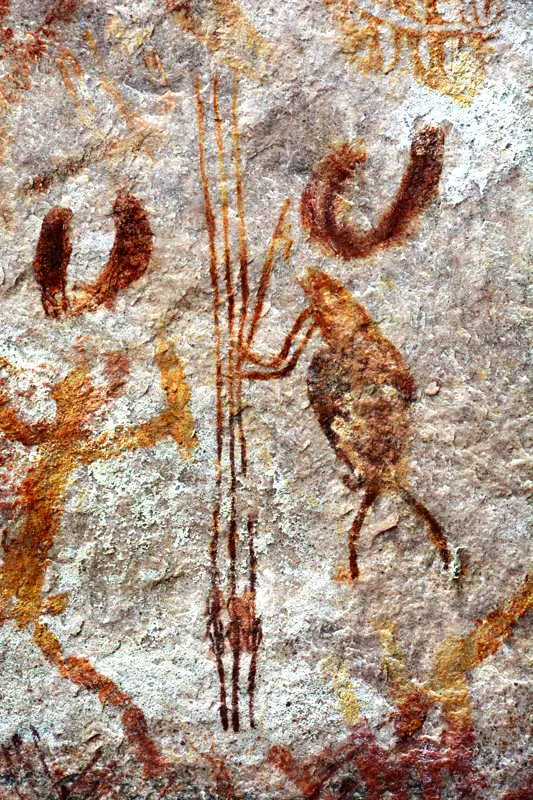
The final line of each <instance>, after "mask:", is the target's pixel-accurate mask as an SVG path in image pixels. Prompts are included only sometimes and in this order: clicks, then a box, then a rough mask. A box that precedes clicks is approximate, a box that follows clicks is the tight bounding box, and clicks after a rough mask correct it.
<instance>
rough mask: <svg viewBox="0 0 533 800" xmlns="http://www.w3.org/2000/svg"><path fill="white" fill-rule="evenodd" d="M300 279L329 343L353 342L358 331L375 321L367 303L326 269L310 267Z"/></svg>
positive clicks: (323, 334) (315, 317)
mask: <svg viewBox="0 0 533 800" xmlns="http://www.w3.org/2000/svg"><path fill="white" fill-rule="evenodd" d="M299 283H300V286H301V287H302V289H303V290H304V292H305V294H306V295H307V298H308V300H309V307H310V309H311V312H312V314H313V319H314V320H315V322H316V324H317V325H318V327H319V328H320V333H321V334H322V338H323V339H324V340H325V341H326V342H328V344H332V345H343V344H349V342H350V341H351V340H352V338H353V336H354V335H355V334H356V333H357V331H359V330H360V329H361V328H363V327H367V326H368V325H371V324H372V318H371V317H370V316H369V315H368V314H367V312H366V311H365V309H364V307H363V306H362V305H360V304H359V303H357V302H356V301H355V300H354V298H353V297H352V295H351V294H350V292H349V291H348V290H347V289H346V288H345V287H344V286H343V285H342V283H340V282H339V281H336V280H334V278H332V277H330V276H329V275H328V274H327V272H324V270H321V269H317V268H316V267H308V268H307V270H306V272H305V274H304V275H303V277H301V278H300V279H299Z"/></svg>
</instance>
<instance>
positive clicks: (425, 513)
mask: <svg viewBox="0 0 533 800" xmlns="http://www.w3.org/2000/svg"><path fill="white" fill-rule="evenodd" d="M399 490H400V494H401V496H402V497H403V499H404V500H405V502H406V503H407V504H408V505H410V506H411V508H412V509H413V510H414V511H415V512H416V514H417V516H419V517H420V519H421V520H422V521H423V522H425V524H426V527H427V529H428V533H429V538H430V539H431V541H432V542H433V544H434V545H435V547H436V548H437V550H438V552H439V555H440V557H441V559H442V563H443V564H444V568H445V569H448V567H449V566H450V563H451V560H452V554H451V553H450V548H449V546H448V542H447V540H446V536H445V535H444V531H443V530H442V527H441V525H440V524H439V523H438V522H437V520H436V519H435V517H434V516H433V514H432V513H431V511H429V509H427V508H426V506H425V505H424V504H423V503H421V502H420V500H418V499H417V498H416V497H415V496H414V495H412V494H411V492H410V491H409V490H408V489H406V488H405V487H404V486H400V487H399Z"/></svg>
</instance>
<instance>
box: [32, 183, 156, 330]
mask: <svg viewBox="0 0 533 800" xmlns="http://www.w3.org/2000/svg"><path fill="white" fill-rule="evenodd" d="M72 217H73V214H72V211H71V210H70V209H68V208H59V207H55V208H53V209H51V211H49V212H48V214H47V215H46V216H45V218H44V220H43V223H42V226H41V233H40V235H39V241H38V243H37V248H36V253H35V258H34V261H33V271H34V275H35V279H36V281H37V283H38V284H39V287H40V290H41V300H42V305H43V308H44V312H45V314H46V316H48V317H54V318H58V317H61V316H70V317H74V316H77V315H78V314H81V313H83V312H85V311H95V310H96V309H97V308H98V307H99V306H101V305H102V304H106V305H111V306H112V305H113V303H114V301H115V299H116V297H117V295H118V294H119V292H120V291H122V290H124V289H127V288H128V286H130V284H132V283H134V282H135V281H137V280H139V278H140V277H142V275H144V273H145V271H146V269H147V268H148V265H149V263H150V259H151V257H152V248H153V233H152V229H151V226H150V221H149V219H148V215H147V213H146V211H145V210H144V208H143V206H142V204H141V202H140V200H138V199H137V198H136V197H135V196H134V195H132V194H130V193H129V192H126V191H124V190H121V191H119V192H118V193H117V196H116V199H115V203H114V205H113V218H114V223H115V241H114V244H113V248H112V250H111V254H110V256H109V260H108V262H107V264H106V266H105V267H104V269H103V270H102V272H101V273H100V275H99V276H98V278H97V279H96V281H95V282H94V283H92V284H88V285H86V286H81V287H75V296H74V297H72V298H71V297H70V296H69V293H68V292H67V289H66V280H67V269H68V265H69V263H70V257H71V254H72V245H71V241H70V229H71V221H72Z"/></svg>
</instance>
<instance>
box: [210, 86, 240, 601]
mask: <svg viewBox="0 0 533 800" xmlns="http://www.w3.org/2000/svg"><path fill="white" fill-rule="evenodd" d="M218 86H219V81H218V77H217V76H215V78H214V79H213V114H214V118H215V138H216V143H217V155H218V174H219V187H220V199H221V205H222V237H223V247H224V283H225V288H226V298H227V322H228V355H227V362H228V363H227V379H226V392H227V399H228V406H229V414H228V419H229V425H228V427H229V464H230V514H229V534H228V553H229V557H230V568H229V581H228V582H229V593H230V596H233V595H234V594H235V593H236V589H237V575H236V562H237V471H236V460H235V356H236V341H235V291H234V280H233V265H232V259H231V251H230V230H229V198H228V183H227V177H226V166H225V156H224V140H223V133H222V117H221V114H220V105H219V100H218Z"/></svg>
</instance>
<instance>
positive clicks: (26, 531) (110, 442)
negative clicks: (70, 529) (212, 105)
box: [0, 193, 196, 775]
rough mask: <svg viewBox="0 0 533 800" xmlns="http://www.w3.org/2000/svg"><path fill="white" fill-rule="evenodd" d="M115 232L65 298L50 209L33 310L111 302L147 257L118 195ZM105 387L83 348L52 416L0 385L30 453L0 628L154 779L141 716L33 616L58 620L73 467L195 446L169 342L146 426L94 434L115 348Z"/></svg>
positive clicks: (9, 419) (156, 768)
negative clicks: (108, 719)
mask: <svg viewBox="0 0 533 800" xmlns="http://www.w3.org/2000/svg"><path fill="white" fill-rule="evenodd" d="M114 215H115V224H116V228H117V235H116V238H115V244H114V246H113V249H112V252H111V255H110V258H109V261H108V264H107V265H106V267H105V268H104V269H103V271H102V273H101V274H100V276H99V278H97V280H96V281H95V283H94V284H91V285H90V286H88V287H84V288H83V289H82V292H81V296H80V299H78V300H77V301H74V302H72V301H71V300H70V298H69V295H68V294H67V292H66V286H65V283H66V271H67V266H68V263H69V258H70V252H71V247H70V240H69V237H68V228H69V223H70V219H71V216H72V214H71V212H70V210H69V209H61V208H56V209H52V211H50V212H49V213H48V214H47V215H46V217H45V219H44V221H43V225H42V228H41V234H40V237H39V242H38V245H37V250H36V256H35V260H34V274H35V277H36V279H37V281H38V283H39V285H40V288H41V295H42V302H43V308H44V310H45V313H46V314H47V316H50V317H52V318H57V317H61V316H63V315H68V314H72V315H77V314H81V312H82V311H85V310H89V311H92V310H94V309H95V308H96V307H98V306H99V305H100V304H101V303H102V302H107V303H112V302H113V300H114V299H115V298H116V295H117V293H118V292H119V291H120V290H122V289H124V288H126V287H127V286H128V285H129V284H130V283H131V281H132V280H135V279H136V278H138V277H139V276H140V274H142V273H143V272H144V270H145V269H146V267H147V264H148V261H149V259H150V254H151V236H152V234H151V230H150V226H149V223H148V219H147V217H146V214H145V212H144V211H143V209H142V207H141V205H140V203H139V201H138V200H136V199H135V198H133V196H132V195H129V194H127V193H119V195H118V197H117V201H116V202H115V207H114ZM102 359H103V362H104V375H105V385H104V386H103V387H101V386H98V385H96V384H95V382H94V380H93V378H92V377H91V371H92V367H93V365H92V364H91V362H90V358H89V356H88V355H87V353H85V352H84V351H83V350H82V351H81V352H79V353H78V355H77V358H76V360H77V362H78V363H77V364H76V365H75V366H74V367H73V368H72V369H71V370H70V371H69V372H68V373H67V374H66V375H65V377H63V378H62V379H60V380H59V381H57V382H56V383H55V384H54V385H53V386H52V390H51V396H52V399H53V400H54V402H55V406H56V414H55V418H54V419H52V420H46V421H40V422H35V423H29V422H25V421H24V420H23V419H22V418H21V417H20V416H19V414H18V412H17V410H16V408H15V406H14V405H13V403H12V401H11V399H10V395H9V393H8V388H9V387H8V384H9V380H8V379H6V378H4V379H3V380H2V386H1V387H0V389H1V391H0V431H1V433H2V434H3V435H4V436H5V437H6V438H7V439H8V440H10V441H12V442H18V443H20V444H22V445H23V446H24V447H27V448H31V449H32V450H33V451H34V454H35V460H34V463H33V465H32V466H31V467H30V469H29V471H28V473H27V475H26V478H25V479H24V481H23V482H22V484H21V485H20V486H19V488H18V492H17V495H18V497H17V500H16V507H17V508H18V509H20V512H21V516H22V519H23V521H22V524H21V526H20V528H19V529H18V530H14V531H13V532H12V533H9V532H6V533H5V534H4V539H3V560H2V564H1V567H0V624H4V623H6V622H7V621H9V620H11V621H13V622H14V623H15V625H16V626H17V627H19V628H22V629H30V630H31V631H32V635H33V639H34V641H35V643H36V645H37V646H38V647H39V649H40V650H41V652H42V653H43V655H44V656H45V658H46V659H47V660H48V661H49V662H50V663H52V664H54V665H55V666H56V667H57V669H58V670H59V673H60V675H61V676H62V677H64V678H67V679H69V680H70V681H72V682H73V683H75V684H76V685H78V686H81V687H84V688H86V689H88V690H89V691H91V692H94V693H96V694H97V695H98V697H99V698H100V700H101V701H102V703H107V704H109V705H111V706H114V707H115V708H117V709H118V710H119V711H120V713H121V719H122V724H123V728H124V733H125V735H126V737H127V738H128V740H129V741H130V743H131V745H132V747H133V748H134V750H135V752H136V754H137V756H138V758H139V760H140V761H141V762H142V764H143V766H144V769H145V772H146V774H148V775H156V774H160V773H161V772H163V771H164V769H165V767H166V764H165V762H164V759H163V758H162V756H161V755H160V753H159V751H158V749H157V747H156V745H155V744H154V743H153V742H152V740H151V739H150V736H149V734H148V727H147V723H146V720H145V718H144V714H143V712H142V711H141V710H140V709H139V708H138V707H137V706H136V705H135V703H134V701H133V700H132V699H131V698H130V697H129V695H127V694H126V693H125V692H123V691H121V690H120V688H119V687H118V686H117V685H116V684H115V683H114V682H113V681H111V680H110V679H108V678H106V677H105V676H104V675H101V674H100V673H98V672H97V671H96V670H95V669H94V667H92V665H91V664H90V663H89V661H88V660H87V659H85V658H80V657H78V656H74V655H69V656H67V655H65V654H64V653H63V649H62V646H61V643H60V641H59V639H58V638H57V636H56V635H55V634H54V632H53V631H52V630H51V629H50V627H49V626H48V625H47V624H46V622H45V621H43V619H42V617H43V615H56V614H61V613H62V612H63V611H65V609H66V608H67V607H68V602H69V599H68V595H66V594H60V595H52V596H46V594H43V587H44V583H45V575H46V570H47V567H48V564H49V560H50V559H49V553H50V549H51V547H52V545H53V543H54V540H55V538H56V536H57V534H58V531H59V528H60V525H61V519H62V515H63V510H64V503H65V495H66V491H67V488H68V484H69V480H70V479H71V476H72V473H73V471H74V470H75V469H76V468H78V467H80V466H83V465H85V466H86V465H90V464H92V463H94V462H95V461H99V460H108V459H111V458H115V457H117V456H119V455H121V454H122V453H125V452H127V451H131V450H136V449H138V448H144V447H151V446H153V445H155V444H157V443H158V442H160V441H162V440H164V439H166V438H172V439H174V441H175V442H176V444H177V445H178V447H179V450H180V453H181V454H182V456H183V457H185V458H189V457H190V455H191V452H192V450H193V448H194V447H195V444H196V436H195V428H194V421H193V419H192V416H191V411H190V391H189V387H188V384H187V380H186V378H185V373H184V371H183V367H182V364H181V361H180V359H179V357H178V356H177V354H176V351H175V346H174V343H173V342H172V341H170V340H168V339H166V338H164V337H163V336H161V337H160V338H159V340H158V342H157V345H156V351H155V362H156V365H157V367H158V369H159V373H160V384H161V388H162V390H163V392H164V394H165V397H166V406H165V408H164V409H163V410H162V411H161V412H160V413H158V414H156V415H155V416H153V417H152V418H151V419H149V420H148V421H146V422H143V423H140V424H138V425H134V426H131V427H118V428H116V429H115V430H114V431H111V432H107V433H103V434H101V435H98V436H95V435H93V433H92V432H91V423H92V422H93V421H94V419H95V417H96V416H97V415H98V414H101V412H102V411H103V410H104V409H105V406H106V404H107V403H108V402H109V401H110V400H112V399H113V398H117V397H119V396H120V395H121V394H123V392H124V390H125V388H126V385H127V382H128V375H129V360H128V358H127V357H126V356H125V355H124V354H123V353H121V352H119V351H113V352H108V353H104V354H103V355H102ZM1 366H2V368H3V370H4V371H7V372H8V374H11V375H14V374H16V372H17V370H16V368H15V367H14V366H13V365H11V364H10V363H9V362H8V361H7V360H6V359H2V362H1Z"/></svg>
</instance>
